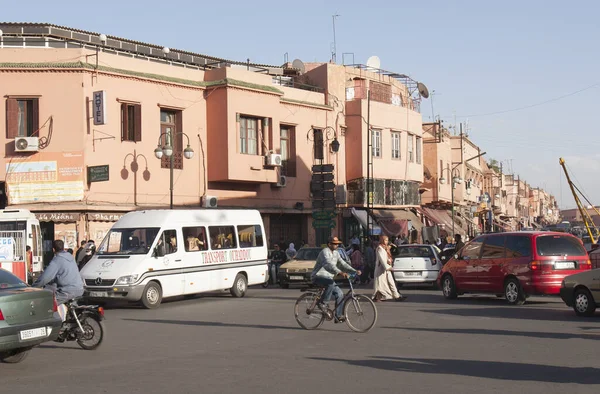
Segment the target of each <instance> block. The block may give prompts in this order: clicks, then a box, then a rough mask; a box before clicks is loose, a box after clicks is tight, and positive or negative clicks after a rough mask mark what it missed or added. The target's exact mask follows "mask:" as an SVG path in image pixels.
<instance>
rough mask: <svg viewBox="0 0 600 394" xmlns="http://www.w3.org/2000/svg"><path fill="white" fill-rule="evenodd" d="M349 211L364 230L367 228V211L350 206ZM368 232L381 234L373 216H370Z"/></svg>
mask: <svg viewBox="0 0 600 394" xmlns="http://www.w3.org/2000/svg"><path fill="white" fill-rule="evenodd" d="M350 212H352V216H354V217H355V218H356V220H357V221H358V223H359V224H360V225H361V227H362V228H364V229H365V231H366V230H367V220H368V217H369V216H368V215H369V214H368V213H367V211H363V210H358V209H356V208H352V209H351V211H350ZM370 233H371V234H370V235H380V234H381V227H379V225H378V224H377V222H375V220H374V219H373V218H371V231H370Z"/></svg>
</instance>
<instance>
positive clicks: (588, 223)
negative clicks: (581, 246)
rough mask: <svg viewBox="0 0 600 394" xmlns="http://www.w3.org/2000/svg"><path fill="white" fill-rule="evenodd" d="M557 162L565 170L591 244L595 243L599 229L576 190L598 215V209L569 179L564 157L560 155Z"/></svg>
mask: <svg viewBox="0 0 600 394" xmlns="http://www.w3.org/2000/svg"><path fill="white" fill-rule="evenodd" d="M559 163H560V165H561V166H562V168H563V171H564V172H565V176H566V177H567V182H568V183H569V187H570V188H571V193H573V198H575V203H576V204H577V208H578V209H579V213H581V220H583V224H584V225H585V228H586V230H587V233H588V235H589V236H590V240H591V241H592V244H596V243H598V238H599V237H600V231H599V230H598V228H597V227H596V225H595V224H594V221H593V220H592V217H591V215H590V213H589V212H588V210H587V209H586V208H585V207H584V205H583V203H582V202H581V200H580V199H579V195H577V192H579V194H581V196H582V197H583V199H584V200H585V201H586V202H587V203H588V204H589V205H590V206H591V207H592V208H593V209H594V211H596V213H597V214H598V215H599V216H600V212H598V209H596V207H595V206H594V204H592V203H591V202H590V200H588V199H587V197H586V196H585V195H584V194H583V193H582V192H581V190H579V188H578V187H577V186H576V185H575V184H574V183H573V182H572V181H571V177H570V176H569V172H568V171H567V166H566V165H565V159H563V158H562V157H561V158H560V160H559Z"/></svg>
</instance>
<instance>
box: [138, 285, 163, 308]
mask: <svg viewBox="0 0 600 394" xmlns="http://www.w3.org/2000/svg"><path fill="white" fill-rule="evenodd" d="M161 301H162V289H161V287H160V285H159V284H158V283H156V282H149V283H148V284H147V285H146V287H145V288H144V292H143V293H142V306H143V307H144V308H146V309H155V308H158V306H159V305H160V303H161Z"/></svg>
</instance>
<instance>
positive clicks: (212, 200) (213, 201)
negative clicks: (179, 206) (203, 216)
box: [202, 196, 218, 208]
mask: <svg viewBox="0 0 600 394" xmlns="http://www.w3.org/2000/svg"><path fill="white" fill-rule="evenodd" d="M217 202H218V198H217V197H216V196H204V197H202V206H203V207H204V208H216V207H217Z"/></svg>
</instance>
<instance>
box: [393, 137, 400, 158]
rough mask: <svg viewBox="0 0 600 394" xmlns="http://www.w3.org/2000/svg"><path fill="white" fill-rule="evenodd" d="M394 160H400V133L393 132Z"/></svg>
mask: <svg viewBox="0 0 600 394" xmlns="http://www.w3.org/2000/svg"><path fill="white" fill-rule="evenodd" d="M392 159H400V133H397V132H392Z"/></svg>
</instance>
